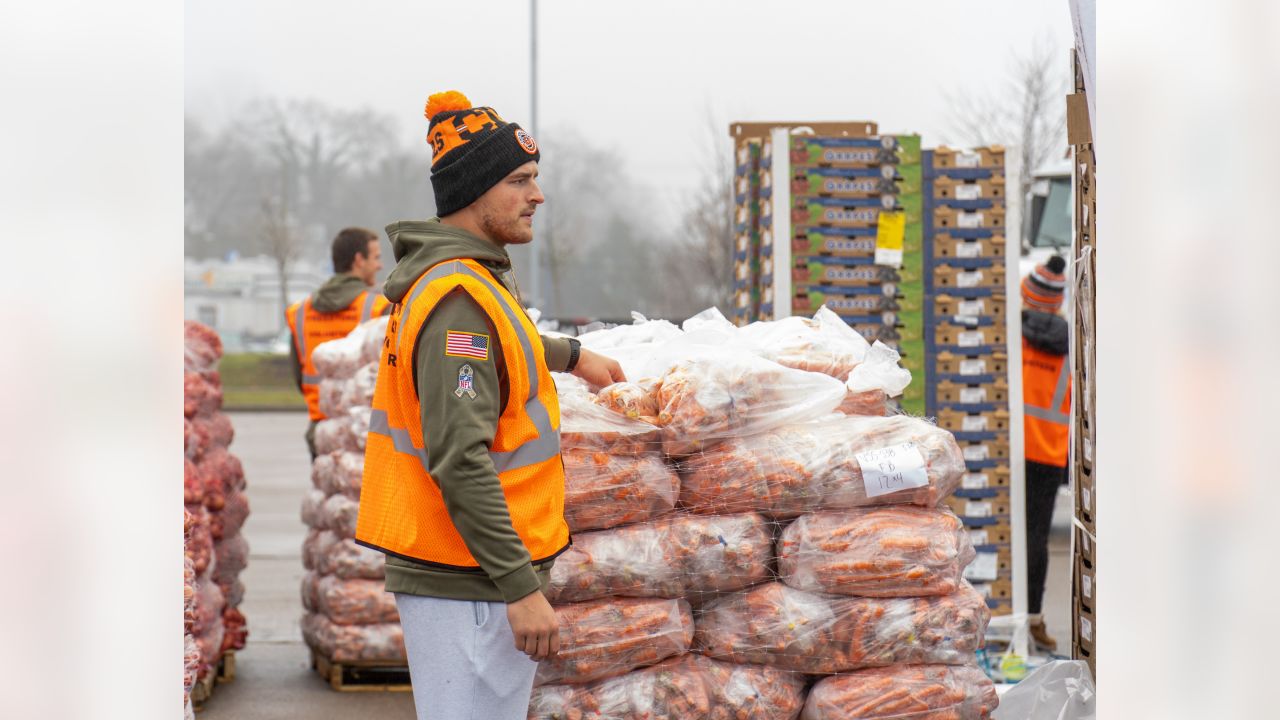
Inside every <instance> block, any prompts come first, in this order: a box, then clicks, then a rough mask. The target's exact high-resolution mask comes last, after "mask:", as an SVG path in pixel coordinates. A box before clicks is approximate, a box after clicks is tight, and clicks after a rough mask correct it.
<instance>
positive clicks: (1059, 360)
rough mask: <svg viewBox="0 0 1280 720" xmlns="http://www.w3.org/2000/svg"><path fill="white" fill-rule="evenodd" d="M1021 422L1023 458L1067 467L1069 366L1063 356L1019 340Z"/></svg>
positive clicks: (1069, 403)
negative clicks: (1020, 359)
mask: <svg viewBox="0 0 1280 720" xmlns="http://www.w3.org/2000/svg"><path fill="white" fill-rule="evenodd" d="M1022 422H1023V438H1024V442H1023V444H1024V445H1025V448H1026V458H1027V459H1028V460H1031V461H1032V462H1038V463H1041V464H1042V465H1052V466H1054V467H1066V466H1067V451H1068V447H1067V444H1068V437H1069V435H1070V428H1071V368H1070V367H1068V366H1067V356H1066V355H1054V354H1052V353H1047V352H1044V351H1043V350H1037V349H1035V348H1034V347H1032V346H1031V344H1030V343H1028V342H1027V340H1026V339H1025V338H1023V340H1022Z"/></svg>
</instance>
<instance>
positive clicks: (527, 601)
mask: <svg viewBox="0 0 1280 720" xmlns="http://www.w3.org/2000/svg"><path fill="white" fill-rule="evenodd" d="M507 621H508V622H510V623H511V634H512V635H514V636H515V641H516V649H517V650H519V651H520V652H523V653H524V654H526V655H528V656H529V657H530V658H532V659H533V660H537V661H542V660H546V659H547V658H552V657H555V656H556V653H559V652H560V628H559V625H557V624H556V611H555V610H552V609H551V603H549V602H547V598H546V596H544V595H543V594H542V591H540V590H535V591H533V592H532V593H530V594H528V595H526V596H524V597H522V598H520V599H519V600H517V601H515V602H513V603H510V604H508V605H507Z"/></svg>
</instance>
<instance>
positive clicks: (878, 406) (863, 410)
mask: <svg viewBox="0 0 1280 720" xmlns="http://www.w3.org/2000/svg"><path fill="white" fill-rule="evenodd" d="M836 410H837V411H839V412H840V413H841V414H844V415H867V416H870V417H884V416H885V415H888V414H889V395H888V394H886V393H885V391H883V390H866V391H863V392H846V393H845V395H844V400H843V401H841V402H840V407H838V408H836Z"/></svg>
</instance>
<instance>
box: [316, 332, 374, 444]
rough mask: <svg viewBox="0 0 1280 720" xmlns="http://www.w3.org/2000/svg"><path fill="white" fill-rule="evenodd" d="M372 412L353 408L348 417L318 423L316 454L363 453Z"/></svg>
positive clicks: (333, 418) (365, 408)
mask: <svg viewBox="0 0 1280 720" xmlns="http://www.w3.org/2000/svg"><path fill="white" fill-rule="evenodd" d="M322 347H323V346H322ZM372 411H373V409H372V408H367V407H359V408H352V409H351V410H348V411H347V414H346V415H343V416H339V417H331V418H327V419H324V420H321V421H320V422H319V423H317V424H316V435H315V440H316V454H317V455H328V454H330V453H332V452H334V451H338V450H346V451H349V452H355V453H363V452H364V443H365V439H366V438H367V437H368V435H369V415H370V414H371V413H372Z"/></svg>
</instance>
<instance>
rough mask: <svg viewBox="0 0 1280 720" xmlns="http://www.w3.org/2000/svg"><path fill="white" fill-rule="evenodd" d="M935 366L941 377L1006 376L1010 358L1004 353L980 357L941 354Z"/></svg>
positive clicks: (948, 353)
mask: <svg viewBox="0 0 1280 720" xmlns="http://www.w3.org/2000/svg"><path fill="white" fill-rule="evenodd" d="M934 366H935V367H936V368H937V369H938V374H940V375H963V376H975V375H1005V374H1006V373H1007V372H1008V371H1009V356H1008V355H1006V354H1005V353H1004V352H1003V351H999V352H995V353H991V354H987V355H979V356H969V355H957V354H954V353H950V352H941V353H938V355H937V357H936V359H935V365H934Z"/></svg>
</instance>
